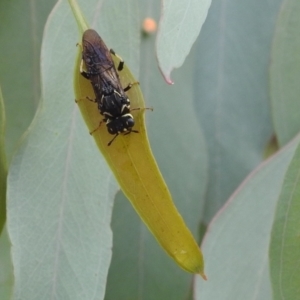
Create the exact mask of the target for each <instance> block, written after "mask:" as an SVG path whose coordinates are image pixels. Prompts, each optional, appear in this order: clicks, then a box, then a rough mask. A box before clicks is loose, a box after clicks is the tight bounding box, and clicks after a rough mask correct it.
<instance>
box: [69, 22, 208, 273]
mask: <svg viewBox="0 0 300 300" xmlns="http://www.w3.org/2000/svg"><path fill="white" fill-rule="evenodd" d="M79 19H80V18H77V20H79ZM81 19H84V18H81ZM85 29H86V27H85V24H83V26H82V27H81V32H83V31H84V30H85ZM78 48H79V51H78V56H77V61H76V66H75V74H74V88H75V97H76V99H77V100H79V101H78V105H79V108H80V111H81V113H82V116H83V118H84V120H85V122H86V124H87V127H88V131H89V132H92V131H94V130H95V129H96V128H98V127H99V124H100V122H101V120H102V119H103V116H102V115H100V113H99V110H98V108H97V104H96V103H93V102H92V101H89V100H87V99H86V97H89V98H91V99H94V98H95V95H94V92H93V89H92V85H91V83H90V81H89V80H87V79H85V78H84V77H83V76H82V75H81V74H80V72H79V68H80V62H81V51H80V50H81V49H80V47H78ZM113 60H114V63H115V65H116V66H118V64H119V60H118V58H116V57H113ZM119 76H120V80H121V84H122V86H123V87H126V86H127V85H128V84H129V83H133V82H136V79H135V78H134V77H133V75H132V74H131V72H130V71H129V69H128V68H127V66H126V64H125V66H124V69H123V70H122V71H120V72H119ZM127 95H128V97H129V99H130V101H131V108H132V109H134V108H144V107H145V103H144V99H143V95H142V93H141V89H140V87H139V85H138V84H135V85H133V87H132V88H131V89H130V90H129V91H128V92H127ZM144 112H145V110H133V111H132V112H131V113H132V115H133V117H134V120H135V126H134V127H133V129H134V130H137V131H138V132H139V133H134V132H132V133H130V134H127V135H119V136H118V137H117V138H116V139H115V140H114V142H113V143H112V144H111V146H108V145H107V144H108V142H109V141H110V140H111V139H112V138H113V136H112V135H110V134H109V133H108V131H107V128H106V125H105V122H103V123H102V124H101V126H100V127H99V128H98V129H97V130H96V131H94V132H93V138H94V139H95V142H96V144H97V146H98V148H99V150H100V151H101V153H102V155H103V156H104V157H105V159H106V161H107V163H108V165H109V166H110V168H111V170H112V172H113V173H114V175H115V177H116V179H117V181H118V183H119V185H120V187H121V189H122V190H123V192H124V194H125V195H126V196H127V198H128V199H129V201H130V202H131V204H132V205H133V207H134V208H135V210H136V212H137V213H138V214H139V216H140V217H141V219H142V220H143V221H144V222H145V224H146V225H147V227H148V228H149V230H150V231H151V232H152V234H153V235H154V236H155V238H156V239H157V241H158V242H159V243H160V245H161V246H162V247H163V248H164V249H165V251H166V252H167V253H168V254H169V255H170V256H171V257H172V258H173V259H174V260H175V261H176V262H177V264H178V265H179V266H181V267H182V268H183V269H184V270H186V271H188V272H191V273H196V274H200V275H201V276H202V277H203V278H204V279H206V276H205V274H204V263H203V257H202V253H201V251H200V249H199V247H198V245H197V243H196V241H195V240H194V238H193V236H192V234H191V232H190V231H189V229H188V228H187V227H186V225H185V223H184V221H183V219H182V217H181V216H180V214H179V213H178V211H177V209H176V207H175V205H174V203H173V201H172V197H171V195H170V192H169V190H168V187H167V186H166V184H165V182H164V179H163V178H162V175H161V173H160V171H159V169H158V166H157V164H156V162H155V159H154V157H153V154H152V152H151V149H150V145H149V141H148V138H147V132H146V128H145V119H144ZM150 117H151V116H150ZM88 131H87V134H88ZM95 188H96V187H95Z"/></svg>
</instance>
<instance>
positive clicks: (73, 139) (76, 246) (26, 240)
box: [7, 1, 117, 300]
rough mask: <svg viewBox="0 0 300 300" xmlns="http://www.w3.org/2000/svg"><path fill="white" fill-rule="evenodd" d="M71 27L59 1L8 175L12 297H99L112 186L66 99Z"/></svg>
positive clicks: (107, 254)
mask: <svg viewBox="0 0 300 300" xmlns="http://www.w3.org/2000/svg"><path fill="white" fill-rule="evenodd" d="M94 4H96V1H95V3H94ZM76 29H77V28H76V26H75V21H74V17H73V15H72V13H71V10H70V7H69V6H68V3H67V2H66V1H60V2H59V3H58V5H57V6H56V7H55V9H54V11H53V12H52V13H51V15H50V18H49V20H48V23H47V26H46V29H45V35H44V40H43V45H42V70H41V73H42V86H43V90H42V95H43V105H42V106H41V107H40V109H39V111H38V114H37V116H36V118H35V120H34V123H33V124H32V125H31V127H30V129H29V131H28V133H27V136H26V137H25V138H24V141H23V143H22V145H21V147H20V149H19V150H18V152H17V153H16V155H15V157H14V159H13V161H12V163H11V166H10V170H9V176H8V193H7V194H8V203H7V209H8V232H9V236H10V239H11V243H12V259H13V265H14V272H15V289H14V297H15V299H22V300H33V299H36V300H40V299H66V300H67V299H72V300H77V299H78V300H79V299H80V300H82V299H102V298H103V297H104V291H105V284H106V276H107V272H108V267H109V263H110V258H111V248H112V233H111V229H110V219H111V210H112V199H113V197H114V194H115V193H116V190H117V187H116V185H115V184H114V179H113V177H112V176H111V173H110V171H109V168H108V167H107V165H106V163H105V161H104V160H103V159H102V158H101V156H99V153H98V151H97V149H96V147H95V145H94V143H93V140H92V139H91V137H90V136H89V134H87V132H86V126H85V124H84V122H82V119H81V117H80V115H79V110H78V107H77V105H76V104H75V102H74V94H73V82H72V74H73V70H74V60H75V52H76V42H77V41H78V38H77V30H76Z"/></svg>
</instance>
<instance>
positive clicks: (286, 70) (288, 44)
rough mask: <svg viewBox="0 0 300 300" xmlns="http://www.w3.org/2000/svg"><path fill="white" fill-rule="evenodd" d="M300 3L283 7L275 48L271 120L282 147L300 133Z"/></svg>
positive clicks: (287, 1) (288, 0)
mask: <svg viewBox="0 0 300 300" xmlns="http://www.w3.org/2000/svg"><path fill="white" fill-rule="evenodd" d="M299 14H300V2H299V1H297V0H285V1H283V3H282V7H281V11H280V14H279V18H278V21H277V24H276V31H275V36H274V42H273V47H272V57H271V68H270V80H271V84H270V89H271V101H272V116H273V121H274V127H275V133H276V135H277V138H278V142H279V144H280V145H281V146H282V145H285V144H286V143H287V142H288V141H290V140H291V139H292V138H293V137H294V136H295V134H297V132H299V130H300V102H299V94H300V85H299V81H300V35H299V31H300V18H299Z"/></svg>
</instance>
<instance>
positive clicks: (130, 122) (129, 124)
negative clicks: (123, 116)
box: [126, 117, 134, 128]
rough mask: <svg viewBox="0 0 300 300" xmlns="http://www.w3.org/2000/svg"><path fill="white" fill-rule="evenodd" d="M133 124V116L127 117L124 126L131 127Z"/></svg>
mask: <svg viewBox="0 0 300 300" xmlns="http://www.w3.org/2000/svg"><path fill="white" fill-rule="evenodd" d="M133 126H134V120H133V118H130V117H129V118H128V119H127V120H126V127H128V128H132V127H133Z"/></svg>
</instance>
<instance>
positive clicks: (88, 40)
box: [82, 29, 123, 91]
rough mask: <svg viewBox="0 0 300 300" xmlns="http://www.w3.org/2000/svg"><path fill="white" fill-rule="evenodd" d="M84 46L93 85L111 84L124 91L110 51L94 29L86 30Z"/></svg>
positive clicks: (85, 60)
mask: <svg viewBox="0 0 300 300" xmlns="http://www.w3.org/2000/svg"><path fill="white" fill-rule="evenodd" d="M82 45H83V52H82V56H83V60H84V62H85V65H86V68H87V73H88V74H89V76H90V79H91V81H92V84H93V85H96V86H98V85H100V87H102V86H104V87H105V86H106V85H107V84H110V85H111V86H112V87H113V88H114V89H117V90H120V91H122V90H123V89H122V86H121V83H120V80H119V76H118V73H117V71H116V68H115V65H114V62H113V60H112V58H111V54H110V51H109V50H108V48H107V46H106V45H105V43H104V42H103V40H102V39H101V37H100V36H99V35H98V33H97V32H96V31H95V30H93V29H88V30H86V31H85V32H84V34H83V37H82ZM100 81H102V82H103V83H101V82H100Z"/></svg>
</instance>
